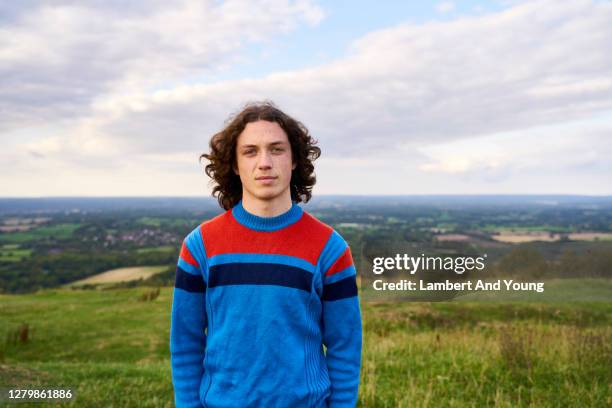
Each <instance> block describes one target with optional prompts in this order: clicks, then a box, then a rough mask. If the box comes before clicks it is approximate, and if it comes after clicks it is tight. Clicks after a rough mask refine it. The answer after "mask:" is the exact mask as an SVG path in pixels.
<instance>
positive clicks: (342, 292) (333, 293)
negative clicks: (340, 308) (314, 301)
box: [322, 275, 357, 301]
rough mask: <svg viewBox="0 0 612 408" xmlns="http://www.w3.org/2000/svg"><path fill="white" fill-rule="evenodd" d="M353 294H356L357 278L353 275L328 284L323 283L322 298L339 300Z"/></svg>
mask: <svg viewBox="0 0 612 408" xmlns="http://www.w3.org/2000/svg"><path fill="white" fill-rule="evenodd" d="M353 296H357V280H356V279H355V275H353V276H349V277H348V278H344V279H342V280H339V281H338V282H334V283H330V284H329V285H323V296H322V298H323V300H326V301H331V300H340V299H345V298H349V297H353Z"/></svg>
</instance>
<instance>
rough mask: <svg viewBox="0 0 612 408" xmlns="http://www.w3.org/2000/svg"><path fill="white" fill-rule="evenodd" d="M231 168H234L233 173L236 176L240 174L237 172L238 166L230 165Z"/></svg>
mask: <svg viewBox="0 0 612 408" xmlns="http://www.w3.org/2000/svg"><path fill="white" fill-rule="evenodd" d="M232 170H234V174H236V175H237V176H239V175H240V173H238V168H237V167H236V166H232Z"/></svg>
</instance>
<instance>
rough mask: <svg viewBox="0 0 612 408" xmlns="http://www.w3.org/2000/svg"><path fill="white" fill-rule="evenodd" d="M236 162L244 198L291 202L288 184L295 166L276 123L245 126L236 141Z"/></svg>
mask: <svg viewBox="0 0 612 408" xmlns="http://www.w3.org/2000/svg"><path fill="white" fill-rule="evenodd" d="M236 162H237V168H234V171H235V172H236V174H238V175H239V176H240V181H241V182H242V195H243V198H245V197H247V196H248V198H250V199H255V200H265V201H271V200H276V199H282V200H284V199H287V198H288V199H289V200H291V191H290V189H289V184H290V182H291V171H292V170H293V169H295V164H294V163H293V158H292V152H291V144H290V143H289V139H288V138H287V134H286V133H285V131H284V130H283V128H281V127H280V125H279V124H278V123H276V122H268V121H266V120H259V121H257V122H250V123H248V124H247V125H246V126H245V128H244V130H243V131H242V133H241V134H240V136H238V140H237V142H236Z"/></svg>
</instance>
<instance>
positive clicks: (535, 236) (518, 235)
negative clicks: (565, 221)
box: [491, 230, 612, 244]
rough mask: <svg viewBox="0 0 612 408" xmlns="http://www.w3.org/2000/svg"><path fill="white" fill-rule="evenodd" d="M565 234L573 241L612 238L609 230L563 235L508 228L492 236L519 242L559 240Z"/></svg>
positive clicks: (509, 241) (506, 240)
mask: <svg viewBox="0 0 612 408" xmlns="http://www.w3.org/2000/svg"><path fill="white" fill-rule="evenodd" d="M563 236H567V238H568V239H570V240H573V241H596V240H602V241H607V240H612V233H608V232H572V233H568V234H563V235H561V234H559V233H553V232H547V231H529V232H515V231H508V230H503V231H499V232H498V234H495V235H492V236H491V238H493V239H494V240H496V241H500V242H506V243H511V244H519V243H523V242H533V241H545V242H553V241H559V240H561V238H562V237H563Z"/></svg>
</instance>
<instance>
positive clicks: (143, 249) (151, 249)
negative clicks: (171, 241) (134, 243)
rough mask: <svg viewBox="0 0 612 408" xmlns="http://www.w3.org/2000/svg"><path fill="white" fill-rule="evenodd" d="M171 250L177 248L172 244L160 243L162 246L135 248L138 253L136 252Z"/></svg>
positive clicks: (176, 249) (146, 252)
mask: <svg viewBox="0 0 612 408" xmlns="http://www.w3.org/2000/svg"><path fill="white" fill-rule="evenodd" d="M172 251H178V248H176V247H174V246H172V245H162V246H158V247H150V248H138V249H137V250H136V253H138V254H148V253H151V252H172ZM177 253H178V252H177Z"/></svg>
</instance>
